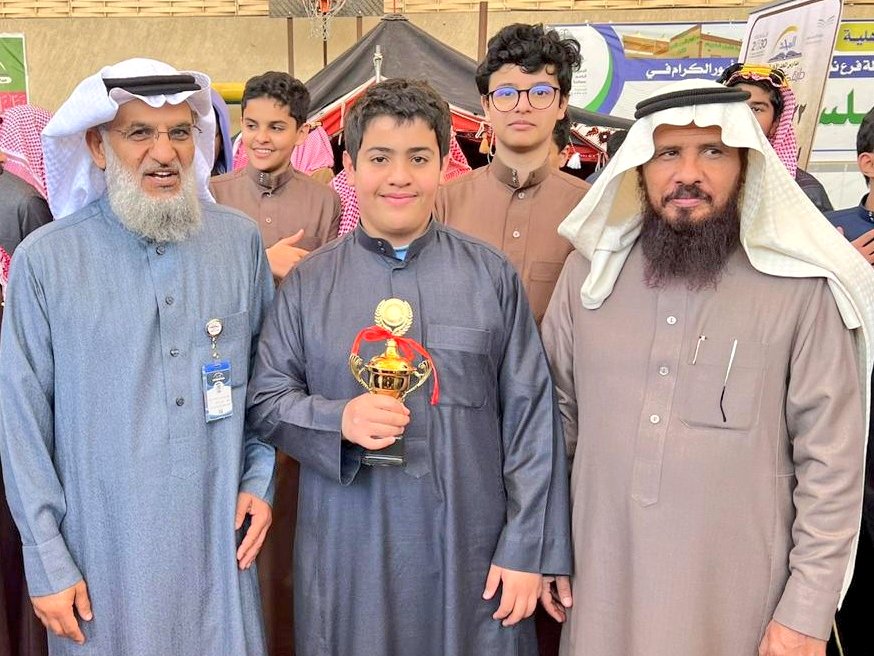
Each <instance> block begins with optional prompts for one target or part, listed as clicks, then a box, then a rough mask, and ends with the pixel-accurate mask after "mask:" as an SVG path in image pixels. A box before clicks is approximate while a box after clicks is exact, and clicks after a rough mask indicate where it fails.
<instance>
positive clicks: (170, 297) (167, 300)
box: [164, 296, 173, 305]
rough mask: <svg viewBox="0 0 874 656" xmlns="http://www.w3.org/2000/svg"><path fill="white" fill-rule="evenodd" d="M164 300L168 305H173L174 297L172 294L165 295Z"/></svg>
mask: <svg viewBox="0 0 874 656" xmlns="http://www.w3.org/2000/svg"><path fill="white" fill-rule="evenodd" d="M164 302H165V303H166V304H167V305H173V297H172V296H165V297H164Z"/></svg>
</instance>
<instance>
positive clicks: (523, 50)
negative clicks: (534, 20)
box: [476, 23, 582, 98]
mask: <svg viewBox="0 0 874 656" xmlns="http://www.w3.org/2000/svg"><path fill="white" fill-rule="evenodd" d="M581 63H582V57H581V56H580V44H579V42H578V41H577V40H576V39H574V38H571V37H568V38H566V39H562V38H561V37H560V36H559V34H558V32H556V31H555V30H549V31H545V30H544V29H543V25H541V24H537V25H528V24H525V23H516V24H514V25H507V27H505V28H503V29H502V30H501V31H500V32H498V33H497V34H495V36H493V37H492V38H491V39H489V46H488V50H487V51H486V57H485V59H483V60H482V61H481V62H480V63H479V66H477V68H476V86H477V89H479V92H480V94H481V95H483V96H485V95H488V93H489V79H490V78H491V77H492V73H494V72H495V71H497V70H498V69H500V68H501V67H502V66H504V65H506V64H514V65H516V66H518V67H519V68H521V69H522V70H523V71H525V72H526V73H537V72H538V71H540V70H543V69H544V68H546V69H547V73H549V74H550V75H555V76H556V77H557V78H558V87H559V89H560V90H561V97H562V98H567V96H568V94H569V93H570V92H571V82H572V79H573V72H574V71H576V70H578V69H579V68H580V64H581Z"/></svg>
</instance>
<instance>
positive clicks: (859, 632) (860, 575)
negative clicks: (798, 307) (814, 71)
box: [825, 109, 874, 656]
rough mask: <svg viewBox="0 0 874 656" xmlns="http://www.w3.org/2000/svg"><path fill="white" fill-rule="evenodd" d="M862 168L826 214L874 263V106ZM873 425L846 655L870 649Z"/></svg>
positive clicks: (862, 139) (863, 136) (843, 619)
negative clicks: (860, 179) (852, 194)
mask: <svg viewBox="0 0 874 656" xmlns="http://www.w3.org/2000/svg"><path fill="white" fill-rule="evenodd" d="M856 155H857V158H858V159H857V161H858V164H859V171H860V172H861V173H862V175H863V176H865V184H866V185H867V186H868V193H866V194H865V195H864V196H862V200H861V201H859V204H858V205H856V206H855V207H849V208H847V209H845V210H836V211H834V212H828V213H827V214H826V215H825V216H826V218H827V219H828V220H829V221H831V222H832V224H833V225H834V226H835V227H837V228H838V229H840V230H841V232H843V234H844V236H845V237H846V238H847V239H849V240H850V242H851V243H852V244H853V246H855V248H856V250H857V251H859V253H860V254H861V255H862V257H864V258H865V259H866V260H867V261H868V263H869V264H874V196H872V194H871V180H872V179H874V109H872V110H870V111H869V112H868V113H867V114H865V118H863V119H862V123H861V124H860V125H859V132H858V133H856ZM872 428H874V426H872V425H871V424H869V426H868V456H867V462H866V464H865V497H864V501H863V505H862V530H861V531H860V532H859V548H858V551H857V552H856V566H855V569H854V573H853V582H852V584H851V585H850V589H849V590H848V591H847V596H846V598H845V599H844V603H843V605H842V606H841V609H840V610H839V611H838V613H837V618H836V619H837V632H838V635H839V636H840V639H841V646H842V648H843V653H844V654H846V656H864V654H868V653H869V652H870V650H871V635H870V634H871V629H870V628H869V624H870V617H871V611H870V609H871V601H872V597H874V592H872V591H874V450H872V440H871V434H872V432H874V431H872Z"/></svg>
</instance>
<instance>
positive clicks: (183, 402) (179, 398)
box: [176, 396, 185, 408]
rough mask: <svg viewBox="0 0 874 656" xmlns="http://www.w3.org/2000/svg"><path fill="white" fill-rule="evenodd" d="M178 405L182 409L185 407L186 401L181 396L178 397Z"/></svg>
mask: <svg viewBox="0 0 874 656" xmlns="http://www.w3.org/2000/svg"><path fill="white" fill-rule="evenodd" d="M176 405H178V406H179V407H180V408H181V407H182V406H183V405H185V399H184V398H182V397H181V396H177V397H176Z"/></svg>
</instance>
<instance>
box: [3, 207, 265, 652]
mask: <svg viewBox="0 0 874 656" xmlns="http://www.w3.org/2000/svg"><path fill="white" fill-rule="evenodd" d="M272 293H273V284H272V279H271V276H270V271H269V268H268V267H267V264H266V260H265V257H264V249H263V247H262V244H261V239H260V237H259V235H258V230H257V228H256V226H255V225H253V224H252V222H251V221H249V219H247V218H245V217H243V216H242V215H240V214H238V213H236V212H233V211H231V210H228V209H226V208H221V207H219V206H217V205H213V204H208V205H205V206H204V224H203V227H202V228H201V229H200V230H199V231H198V232H197V233H196V234H195V235H193V236H192V237H190V238H189V239H187V240H185V241H183V242H181V243H176V244H154V243H151V242H149V241H147V240H146V239H143V238H140V237H137V236H136V235H134V234H133V233H131V232H129V231H128V230H126V229H125V228H124V227H123V226H122V225H121V223H120V222H119V220H118V218H117V217H116V216H115V215H114V214H113V213H112V211H111V210H110V209H109V206H108V203H107V202H106V200H105V199H101V200H99V201H96V202H94V203H92V204H90V205H88V206H86V207H85V208H83V209H82V210H80V211H78V212H76V213H74V214H73V215H71V216H69V217H67V218H64V219H62V220H60V221H56V222H54V223H52V224H50V225H48V226H46V227H44V228H42V229H41V230H38V231H37V232H35V233H33V234H32V235H31V236H29V237H28V238H27V239H26V240H25V241H24V242H22V244H21V245H20V246H19V247H18V250H17V252H16V254H15V259H14V262H13V264H12V271H11V275H10V281H9V289H8V295H7V307H6V317H5V319H4V325H3V333H2V339H0V367H2V369H3V371H4V372H10V373H8V374H6V373H4V376H3V379H2V381H0V455H2V458H3V473H4V477H5V483H6V492H7V496H8V499H9V505H10V508H11V509H12V513H13V516H14V517H15V520H16V523H17V524H18V527H19V530H20V532H21V537H22V541H23V544H24V561H25V569H26V573H27V581H28V587H29V591H30V594H31V595H32V596H41V595H47V594H52V593H55V592H59V591H61V590H63V589H65V588H68V587H70V586H72V585H73V584H75V583H76V582H77V581H79V580H80V579H81V578H83V577H84V579H85V581H86V583H87V585H88V591H89V594H90V597H91V603H92V607H93V611H94V619H93V621H91V622H81V623H80V624H81V626H82V629H83V631H84V633H85V637H86V639H87V642H86V644H85V646H84V647H78V646H76V645H75V644H74V643H73V642H71V641H69V640H67V639H62V638H57V637H55V636H51V638H50V651H51V653H52V654H53V655H55V656H61V655H64V654H70V655H73V654H75V655H79V654H93V655H95V656H110V655H112V656H169V655H171V654H172V655H173V656H225V655H227V654H234V655H238V654H239V655H247V656H260V655H261V654H263V653H264V637H263V628H262V623H261V615H260V607H259V603H258V583H257V572H256V569H255V568H251V569H249V570H247V571H244V572H240V571H239V569H238V568H237V564H236V559H235V549H236V546H237V544H238V542H239V540H240V539H241V534H240V533H236V534H235V531H234V512H235V505H236V498H237V494H238V493H239V492H241V491H245V492H250V493H252V494H254V495H256V496H258V497H261V498H262V499H268V500H269V498H270V494H271V484H272V474H273V464H274V452H273V449H272V448H271V447H268V446H267V445H265V444H263V443H261V442H259V441H258V440H257V439H255V438H254V437H253V436H252V435H250V434H247V433H244V424H243V416H244V404H245V390H246V380H247V374H248V369H249V363H250V357H251V354H252V351H253V348H254V344H255V340H256V339H257V335H258V331H259V326H260V323H261V320H262V316H263V313H264V312H265V310H266V307H267V305H268V304H269V302H270V299H271V296H272ZM213 318H217V319H220V320H221V322H222V326H223V329H222V332H221V335H220V336H219V338H218V340H217V343H216V347H217V350H218V354H219V356H220V357H221V358H224V359H228V360H230V362H231V367H232V370H231V381H232V385H233V392H232V396H233V403H234V414H233V416H232V417H229V418H225V419H221V420H219V421H216V422H211V423H209V424H207V423H206V421H205V414H204V402H203V396H202V385H201V367H202V365H203V364H205V363H208V362H210V361H211V360H212V352H211V347H210V339H209V337H208V336H207V335H206V332H205V325H206V323H207V321H209V320H210V319H213Z"/></svg>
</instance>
